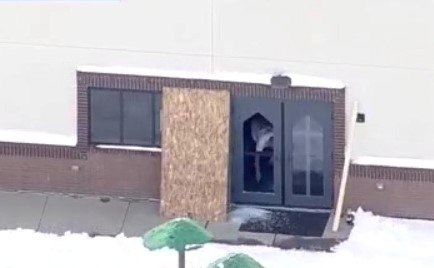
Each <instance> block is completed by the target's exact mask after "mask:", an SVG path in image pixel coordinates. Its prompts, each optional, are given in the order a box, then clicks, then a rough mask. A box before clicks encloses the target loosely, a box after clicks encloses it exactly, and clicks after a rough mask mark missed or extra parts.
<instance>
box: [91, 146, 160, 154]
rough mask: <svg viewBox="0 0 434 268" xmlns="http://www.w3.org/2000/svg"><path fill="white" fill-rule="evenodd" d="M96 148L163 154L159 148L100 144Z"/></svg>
mask: <svg viewBox="0 0 434 268" xmlns="http://www.w3.org/2000/svg"><path fill="white" fill-rule="evenodd" d="M95 147H97V148H100V149H115V150H128V151H143V152H156V153H159V152H161V148H158V147H143V146H124V145H108V144H99V145H96V146H95Z"/></svg>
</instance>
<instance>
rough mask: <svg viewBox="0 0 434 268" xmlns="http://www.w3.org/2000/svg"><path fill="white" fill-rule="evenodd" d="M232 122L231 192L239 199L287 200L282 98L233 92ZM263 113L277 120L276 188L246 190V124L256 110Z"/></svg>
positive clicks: (271, 202)
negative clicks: (266, 190) (283, 156)
mask: <svg viewBox="0 0 434 268" xmlns="http://www.w3.org/2000/svg"><path fill="white" fill-rule="evenodd" d="M231 105H232V107H231V108H232V109H231V110H232V113H231V114H232V120H231V121H232V122H231V126H232V127H231V131H232V133H231V137H232V139H231V154H232V155H233V156H232V157H231V162H232V167H231V170H232V171H231V174H232V176H231V181H232V182H231V186H232V189H231V195H232V200H233V201H235V202H236V203H248V204H261V205H276V206H281V205H282V204H283V196H282V194H283V183H282V180H283V176H282V175H283V173H282V168H281V166H282V164H281V163H282V162H281V160H282V123H281V118H282V101H281V100H279V99H275V98H264V97H245V96H233V97H232V101H231ZM257 113H259V114H261V115H263V116H264V117H265V118H266V119H267V120H269V121H270V122H271V123H272V124H273V132H274V138H273V149H274V153H273V159H274V160H273V162H274V170H273V173H274V174H273V175H274V178H273V179H274V187H273V189H274V192H273V193H261V192H247V191H244V153H243V152H244V138H243V131H244V129H243V125H244V122H245V120H248V119H249V118H250V117H251V116H253V115H255V114H257Z"/></svg>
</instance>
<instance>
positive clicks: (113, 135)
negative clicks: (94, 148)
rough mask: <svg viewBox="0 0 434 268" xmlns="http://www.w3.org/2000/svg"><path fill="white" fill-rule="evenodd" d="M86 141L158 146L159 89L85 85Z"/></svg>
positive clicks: (159, 137)
mask: <svg viewBox="0 0 434 268" xmlns="http://www.w3.org/2000/svg"><path fill="white" fill-rule="evenodd" d="M89 95H90V98H89V100H90V128H89V129H90V142H91V143H93V144H117V145H138V146H152V147H159V146H160V140H161V134H160V107H161V93H160V92H153V91H147V92H143V91H127V90H114V89H101V88H91V89H89Z"/></svg>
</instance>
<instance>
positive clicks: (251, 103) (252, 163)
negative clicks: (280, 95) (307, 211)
mask: <svg viewBox="0 0 434 268" xmlns="http://www.w3.org/2000/svg"><path fill="white" fill-rule="evenodd" d="M231 108H232V139H231V148H232V150H231V153H232V178H231V180H232V200H233V202H235V203H244V204H257V205H273V206H286V207H303V208H330V207H331V204H332V200H331V199H332V181H331V173H332V172H331V168H332V157H331V156H332V149H331V146H332V138H331V135H332V106H331V103H327V102H312V101H293V100H291V101H286V100H285V101H283V100H279V99H272V98H257V97H241V96H234V97H233V98H232V107H231Z"/></svg>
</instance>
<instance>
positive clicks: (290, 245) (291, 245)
mask: <svg viewBox="0 0 434 268" xmlns="http://www.w3.org/2000/svg"><path fill="white" fill-rule="evenodd" d="M339 242H340V241H338V240H337V239H334V238H322V237H299V236H290V235H283V234H277V235H276V239H275V240H274V243H273V246H275V247H279V248H282V249H304V250H311V251H327V252H330V251H331V249H332V248H333V247H334V246H335V245H337V244H339Z"/></svg>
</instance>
